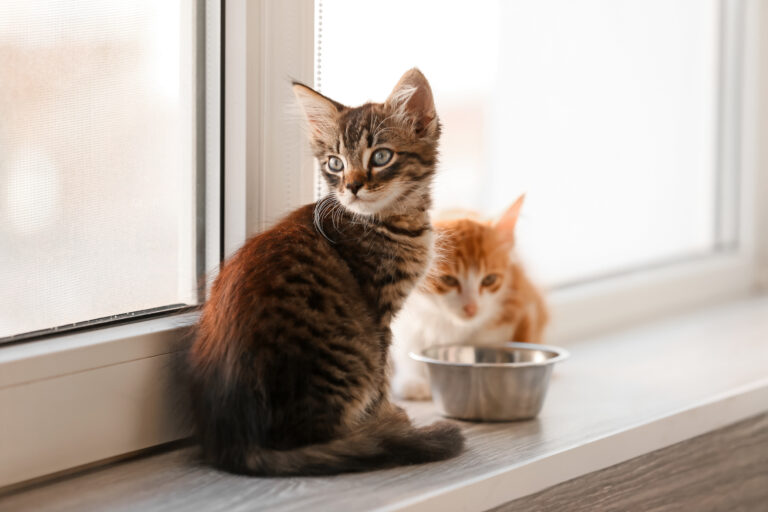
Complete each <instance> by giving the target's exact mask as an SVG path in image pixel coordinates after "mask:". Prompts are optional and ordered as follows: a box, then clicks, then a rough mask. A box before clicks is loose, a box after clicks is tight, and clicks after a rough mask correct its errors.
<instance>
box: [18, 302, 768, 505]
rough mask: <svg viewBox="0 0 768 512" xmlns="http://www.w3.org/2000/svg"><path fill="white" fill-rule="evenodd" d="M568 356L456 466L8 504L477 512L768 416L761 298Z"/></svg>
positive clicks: (171, 472)
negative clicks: (532, 414)
mask: <svg viewBox="0 0 768 512" xmlns="http://www.w3.org/2000/svg"><path fill="white" fill-rule="evenodd" d="M569 350H570V351H571V352H572V358H571V360H569V361H566V362H564V363H562V364H561V365H559V366H558V367H557V368H556V369H555V373H554V374H553V379H552V382H551V387H550V392H549V395H548V397H547V401H546V403H545V406H544V409H543V411H542V413H541V415H540V416H539V418H537V419H536V420H533V421H527V422H520V423H501V424H473V423H462V426H463V428H464V429H465V432H466V434H467V438H468V445H469V448H468V450H467V451H466V452H465V453H464V454H462V455H461V456H460V457H459V458H457V459H453V460H450V461H445V462H442V463H437V464H431V465H425V466H416V467H410V468H397V469H392V470H386V471H379V472H372V473H365V474H359V475H345V476H341V477H337V478H307V479H253V478H246V477H239V476H232V475H226V474H223V473H219V472H217V471H214V470H211V469H209V468H205V467H199V466H195V465H191V464H190V461H189V457H188V452H187V451H185V450H182V451H174V452H169V453H163V454H159V455H154V456H149V457H145V458H140V459H137V460H132V461H128V462H125V463H119V464H116V465H112V466H110V467H107V468H104V469H102V470H98V471H93V472H89V473H87V474H83V475H79V476H77V475H76V476H73V477H71V478H68V479H64V480H61V481H57V482H55V483H51V484H49V485H43V486H40V487H35V488H32V489H29V490H27V491H20V492H16V493H14V494H12V495H10V496H8V497H6V498H5V502H4V505H6V506H10V507H11V508H12V509H15V510H23V509H25V508H28V507H31V506H32V505H33V504H34V506H35V507H36V508H38V509H42V510H58V509H59V508H63V507H65V506H75V507H77V508H78V509H80V510H88V509H100V508H105V507H108V506H109V505H110V504H114V503H117V502H119V503H121V505H122V506H123V507H124V508H128V509H134V508H135V509H137V510H152V509H153V507H155V508H157V509H161V508H163V509H167V508H171V509H173V508H179V509H182V508H185V506H186V507H187V508H189V507H192V506H194V507H197V508H198V509H205V508H214V507H216V505H217V504H218V505H221V503H220V501H219V500H222V499H226V501H227V507H228V508H229V509H236V508H238V507H239V508H242V509H249V508H251V507H253V506H254V505H255V504H257V503H258V504H259V506H266V507H267V508H269V509H271V510H310V509H318V508H321V507H322V506H325V507H326V508H327V507H332V508H333V509H334V510H362V509H378V510H411V509H416V508H418V509H419V510H481V509H486V508H490V507H493V506H497V505H500V504H502V503H505V502H507V501H510V500H513V499H516V498H519V497H522V496H525V495H528V494H531V493H533V492H537V491H539V490H542V489H545V488H547V487H549V486H551V485H555V484H557V483H560V482H562V481H565V480H568V479H570V478H574V477H578V476H580V475H583V474H586V473H589V472H592V471H596V470H599V469H602V468H604V467H607V466H610V465H613V464H617V463H620V462H623V461H625V460H628V459H630V458H632V457H635V456H638V455H641V454H644V453H648V452H650V451H653V450H655V449H659V448H663V447H665V446H669V445H670V444H673V443H675V442H679V441H682V440H684V439H688V438H690V437H694V436H696V435H699V434H703V433H706V432H709V431H711V430H714V429H717V428H720V427H723V426H725V425H728V424H731V423H734V422H736V421H739V420H742V419H745V418H748V417H750V416H754V415H756V414H760V413H763V412H766V411H768V296H760V297H755V298H750V299H747V300H740V301H735V302H730V303H728V304H724V305H720V306H716V307H710V308H706V309H701V310H699V311H697V312H695V313H691V314H687V315H684V316H680V317H676V318H668V319H666V320H664V321H660V322H655V323H652V324H646V325H644V326H642V327H638V328H633V329H630V330H625V331H621V332H615V333H613V334H610V335H604V336H602V337H599V338H594V339H590V340H584V341H581V342H578V343H574V344H571V345H569ZM406 407H407V408H408V409H409V412H410V413H411V414H412V415H413V416H414V417H415V418H417V420H418V421H419V422H427V421H432V420H434V419H435V418H436V417H437V416H436V414H435V412H434V409H433V407H432V406H431V404H429V403H409V404H407V405H406ZM127 475H130V476H127ZM117 481H120V485H113V484H114V482H117ZM206 505H207V506H206Z"/></svg>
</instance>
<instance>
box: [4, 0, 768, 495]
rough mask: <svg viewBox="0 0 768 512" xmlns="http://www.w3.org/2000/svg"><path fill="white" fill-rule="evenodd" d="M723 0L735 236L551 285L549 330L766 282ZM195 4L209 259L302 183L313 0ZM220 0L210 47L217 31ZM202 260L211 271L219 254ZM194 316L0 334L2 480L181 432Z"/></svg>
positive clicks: (762, 171) (764, 132)
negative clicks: (180, 370)
mask: <svg viewBox="0 0 768 512" xmlns="http://www.w3.org/2000/svg"><path fill="white" fill-rule="evenodd" d="M222 1H223V10H222V3H221V2H222ZM728 1H729V4H728V5H729V6H730V7H729V8H733V9H736V11H735V12H737V13H738V12H739V11H738V10H739V9H743V11H742V12H743V17H742V18H741V19H743V20H744V22H745V25H744V30H745V37H744V40H743V44H744V49H745V52H744V57H743V60H742V63H743V65H744V71H745V73H744V75H743V80H741V81H739V82H738V84H736V85H733V84H731V85H728V86H729V87H740V92H741V94H739V95H738V97H740V99H741V105H740V108H739V111H738V112H737V114H738V115H736V116H733V119H730V120H729V121H728V122H731V123H738V129H739V130H740V132H741V138H740V144H741V146H740V147H739V148H737V149H738V150H736V148H731V149H730V150H729V151H730V153H729V154H730V155H732V156H731V158H732V160H733V163H734V164H736V163H738V165H739V168H740V173H739V180H738V182H737V183H736V184H735V185H736V186H738V188H739V191H740V197H741V201H740V203H739V213H738V215H739V216H740V219H741V222H740V224H739V226H740V227H739V229H740V232H739V240H740V244H739V246H738V248H737V249H736V250H735V251H731V252H722V253H716V254H714V255H712V256H709V257H705V258H702V259H700V260H696V261H685V262H680V263H677V264H672V265H665V266H662V267H659V268H656V269H650V270H638V271H637V272H633V273H629V274H624V275H620V276H616V277H612V278H609V279H603V280H600V281H595V282H591V283H585V284H582V285H579V286H575V287H570V288H567V289H562V290H557V291H555V292H554V293H553V294H552V296H551V297H550V303H551V306H552V309H553V318H554V322H553V325H552V329H551V330H550V335H549V341H550V342H557V343H567V342H570V341H571V340H574V339H577V338H580V337H584V336H591V335H595V334H598V333H600V332H603V331H606V330H608V329H613V328H619V327H624V326H627V325H629V324H631V323H634V322H638V321H643V320H647V319H650V318H655V317H659V316H660V315H663V314H668V313H670V312H673V311H674V310H679V309H681V308H693V307H698V306H702V305H705V304H711V303H714V302H717V301H724V300H728V299H732V298H737V297H743V296H745V295H747V294H750V293H753V292H754V291H755V290H756V289H758V288H761V287H762V288H764V287H766V286H767V285H768V206H766V205H764V204H763V203H762V202H761V199H763V198H764V196H765V192H766V191H768V147H765V146H763V147H761V144H760V141H761V140H768V102H766V100H762V102H761V99H760V94H759V92H760V90H761V89H762V90H766V88H768V65H765V64H763V65H762V66H761V65H760V63H761V61H763V62H766V61H768V35H767V34H768V6H766V5H761V2H760V1H759V0H728ZM205 5H206V12H207V16H208V22H209V23H208V34H207V35H208V41H209V44H207V49H206V58H207V61H208V63H209V67H208V70H209V74H208V76H207V80H206V90H207V93H206V110H207V114H208V115H207V118H208V122H207V126H206V134H207V142H208V147H207V151H206V164H207V169H208V176H207V177H208V185H207V189H206V198H207V199H206V201H207V208H206V213H205V215H206V226H207V228H206V240H207V241H208V243H207V244H206V261H218V258H219V256H220V254H221V252H222V250H221V248H222V246H223V252H224V254H225V255H230V254H231V253H232V252H233V251H235V250H236V249H237V248H238V247H239V246H240V245H242V243H243V242H244V241H245V239H246V238H247V237H248V236H250V235H252V234H254V233H256V232H258V231H259V230H261V229H263V228H264V227H266V226H267V225H269V224H270V223H271V222H273V221H274V220H276V218H277V216H279V215H280V214H281V213H284V212H286V211H288V210H290V209H291V208H292V207H294V206H295V205H297V204H301V203H306V202H311V201H312V200H313V199H314V197H313V196H314V179H313V176H314V163H313V161H312V158H311V156H310V154H309V151H308V150H307V149H305V148H307V144H306V141H305V140H304V136H303V134H302V132H301V128H300V123H298V122H297V121H298V119H299V117H298V115H287V113H288V112H289V106H290V105H291V101H292V92H291V90H290V87H289V80H290V79H297V80H300V81H303V82H304V83H307V84H310V85H311V84H312V82H313V69H314V65H313V63H314V30H315V19H314V2H313V0H282V1H280V2H272V1H270V0H206V1H205ZM221 13H223V14H224V20H223V22H224V25H225V32H224V39H223V41H224V48H223V52H221V54H223V57H224V62H223V63H222V62H221V60H220V59H219V55H220V48H219V45H218V44H217V43H216V41H217V40H218V39H217V38H220V36H221V34H220V33H218V30H219V28H220V27H221V20H220V18H219V15H220V14H221ZM222 64H223V67H224V80H223V85H224V87H223V90H221V91H220V90H219V85H220V84H221V83H222V82H221V80H220V78H221V77H220V74H219V70H220V66H221V65H222ZM395 78H396V77H395ZM220 93H223V98H224V101H223V111H221V114H222V115H223V125H224V126H223V128H224V131H223V133H224V149H223V157H224V158H223V162H224V170H223V175H224V180H223V185H224V190H223V193H222V190H221V188H220V167H219V162H220V161H221V152H220V151H221V148H220V146H219V144H218V141H219V135H220V133H221V127H220V126H219V124H218V121H219V113H220V111H219V106H220V95H219V94H220ZM341 99H342V100H343V98H341ZM273 169H279V170H280V172H279V173H275V172H272V173H270V172H269V171H270V170H273ZM761 191H762V192H763V194H762V196H761V193H760V192H761ZM219 198H222V199H223V203H224V204H223V208H219ZM222 212H223V219H222V218H221V216H220V215H221V213H222ZM222 221H223V222H222ZM220 240H223V245H222V246H220V245H219V241H220ZM208 271H209V275H210V277H211V278H212V277H213V276H215V273H216V268H209V269H208ZM596 311H599V312H600V315H595V312H596ZM196 319H197V314H195V313H189V314H184V315H176V316H170V317H162V318H155V319H150V320H146V321H141V322H136V323H133V324H125V325H119V326H113V327H108V328H103V329H95V330H91V331H85V332H80V333H74V334H69V335H63V336H60V337H57V338H49V339H45V340H41V341H36V342H31V343H23V344H17V345H11V346H6V347H0V411H2V414H1V415H0V453H3V463H2V465H0V487H3V486H6V485H12V484H17V483H18V482H21V481H27V480H30V479H34V478H38V477H42V476H43V475H49V474H51V473H55V472H57V471H63V470H68V469H70V468H73V467H77V466H82V465H86V464H90V463H93V462H96V461H100V460H104V459H108V458H111V457H115V456H119V455H122V454H125V453H129V452H133V451H136V450H141V449H144V448H147V447H150V446H154V445H157V444H161V443H165V442H169V441H173V440H175V439H179V438H180V437H183V436H185V435H187V434H188V432H186V431H185V430H184V428H183V426H181V425H180V424H179V422H178V421H177V413H178V409H177V408H176V407H175V404H174V400H175V399H174V398H173V397H174V394H173V393H172V392H170V391H169V389H171V388H173V383H172V382H171V379H170V377H171V373H170V371H169V369H170V365H171V364H172V362H173V357H174V356H173V353H174V351H175V350H177V348H178V342H179V339H180V338H181V337H183V336H184V335H185V334H186V329H187V327H188V326H189V325H191V324H193V323H194V322H195V321H196Z"/></svg>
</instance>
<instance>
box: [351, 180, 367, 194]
mask: <svg viewBox="0 0 768 512" xmlns="http://www.w3.org/2000/svg"><path fill="white" fill-rule="evenodd" d="M361 188H363V182H362V181H359V180H353V181H350V182H349V183H347V190H349V191H350V192H352V195H353V196H357V192H358V191H359V190H360V189H361Z"/></svg>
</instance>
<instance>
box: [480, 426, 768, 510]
mask: <svg viewBox="0 0 768 512" xmlns="http://www.w3.org/2000/svg"><path fill="white" fill-rule="evenodd" d="M560 510H567V511H569V512H593V511H604V512H611V511H616V512H619V511H621V512H624V511H632V510H642V511H643V512H668V511H677V510H692V511H696V512H715V511H723V512H732V511H745V512H747V511H749V512H765V511H766V510H768V415H761V416H758V417H756V418H753V419H750V420H746V421H743V422H739V423H737V424H735V425H733V426H731V427H727V428H724V429H720V430H717V431H715V432H712V433H709V434H705V435H703V436H699V437H696V438H693V439H690V440H688V441H683V442H682V443H677V444H675V445H673V446H670V447H668V448H664V449H661V450H657V451H654V452H651V453H649V454H647V455H643V456H640V457H636V458H634V459H632V460H630V461H627V462H624V463H622V464H617V465H615V466H612V467H610V468H606V469H603V470H601V471H595V472H593V473H590V474H588V475H585V476H583V477H580V478H574V479H573V480H570V481H568V482H564V483H562V484H560V485H556V486H554V487H550V488H549V489H546V490H544V491H541V492H539V493H536V494H533V495H530V496H527V497H525V498H521V499H519V500H514V501H512V502H509V503H507V504H506V505H503V506H501V507H498V508H496V509H494V512H546V511H560Z"/></svg>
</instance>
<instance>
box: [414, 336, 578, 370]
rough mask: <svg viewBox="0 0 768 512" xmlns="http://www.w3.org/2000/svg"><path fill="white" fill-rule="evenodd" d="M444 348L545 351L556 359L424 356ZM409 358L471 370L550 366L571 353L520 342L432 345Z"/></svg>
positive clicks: (566, 357)
mask: <svg viewBox="0 0 768 512" xmlns="http://www.w3.org/2000/svg"><path fill="white" fill-rule="evenodd" d="M443 347H470V348H491V349H499V348H516V349H523V350H543V351H547V352H554V353H555V357H552V358H549V359H547V360H546V361H524V362H518V363H458V362H450V361H443V360H440V359H434V358H432V357H428V356H425V355H424V352H425V351H427V350H429V349H434V348H443ZM408 356H409V357H410V358H411V359H414V360H416V361H421V362H422V363H427V364H436V365H441V366H460V367H464V366H467V367H471V368H523V367H529V366H549V365H552V364H555V363H559V362H561V361H565V360H566V359H568V358H570V357H571V353H570V352H568V351H567V350H566V349H564V348H562V347H555V346H553V345H542V344H541V343H523V342H520V341H507V342H504V343H501V344H491V343H481V344H479V345H470V344H467V343H446V344H443V345H430V346H428V347H425V348H423V349H422V350H421V351H420V353H415V352H409V353H408Z"/></svg>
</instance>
